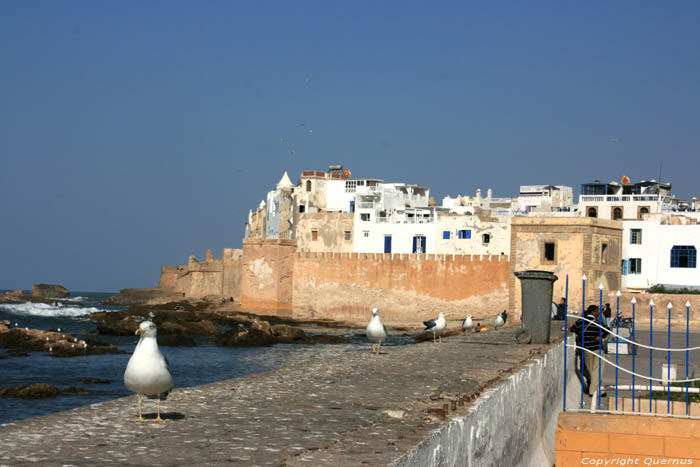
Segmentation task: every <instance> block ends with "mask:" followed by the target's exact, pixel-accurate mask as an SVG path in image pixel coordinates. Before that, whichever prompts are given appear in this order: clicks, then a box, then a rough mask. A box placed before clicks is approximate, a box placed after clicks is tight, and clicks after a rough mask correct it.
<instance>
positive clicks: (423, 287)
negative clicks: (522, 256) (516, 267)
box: [293, 252, 509, 324]
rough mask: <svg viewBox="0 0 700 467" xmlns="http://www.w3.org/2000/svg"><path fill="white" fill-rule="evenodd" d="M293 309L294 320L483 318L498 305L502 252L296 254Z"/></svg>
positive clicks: (503, 298)
mask: <svg viewBox="0 0 700 467" xmlns="http://www.w3.org/2000/svg"><path fill="white" fill-rule="evenodd" d="M294 259H295V261H294V271H293V277H294V282H293V284H294V289H293V297H294V300H293V312H294V316H295V317H299V318H307V317H308V318H329V319H335V320H343V321H362V322H364V321H366V320H367V316H368V314H369V310H370V309H371V308H373V307H377V308H379V309H380V310H381V312H382V319H383V320H384V322H385V323H394V324H400V323H410V324H417V323H420V322H421V321H422V320H425V319H429V318H434V317H435V316H436V315H437V313H438V312H440V311H445V312H447V313H448V317H449V315H452V316H451V317H452V318H453V319H454V318H459V317H462V318H463V315H466V314H467V313H471V314H472V315H473V316H474V317H475V318H476V319H482V318H486V317H488V316H491V315H495V314H496V313H498V312H500V311H502V310H503V309H505V308H506V305H507V300H508V290H507V285H508V280H507V276H508V270H509V264H508V257H507V256H505V255H483V256H482V255H434V254H429V255H415V254H374V253H320V252H319V253H314V252H300V253H296V255H295V258H294Z"/></svg>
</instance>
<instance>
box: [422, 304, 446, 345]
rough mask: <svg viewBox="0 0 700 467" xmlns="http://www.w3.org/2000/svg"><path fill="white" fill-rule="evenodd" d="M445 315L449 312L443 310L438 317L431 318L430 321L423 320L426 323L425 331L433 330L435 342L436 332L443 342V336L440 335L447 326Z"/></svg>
mask: <svg viewBox="0 0 700 467" xmlns="http://www.w3.org/2000/svg"><path fill="white" fill-rule="evenodd" d="M445 316H447V313H445V312H444V311H441V312H440V314H438V317H437V319H429V320H428V321H423V324H424V325H425V330H423V332H428V331H430V332H432V333H433V342H435V334H438V337H439V338H440V343H442V336H440V333H441V332H442V331H443V330H444V329H445V328H446V327H447V322H446V321H445Z"/></svg>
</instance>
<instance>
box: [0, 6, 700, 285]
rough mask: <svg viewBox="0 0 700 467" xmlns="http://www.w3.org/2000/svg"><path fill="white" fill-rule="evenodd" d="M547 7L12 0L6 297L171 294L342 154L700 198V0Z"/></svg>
mask: <svg viewBox="0 0 700 467" xmlns="http://www.w3.org/2000/svg"><path fill="white" fill-rule="evenodd" d="M529 3H533V2H482V3H470V2H439V3H438V4H437V5H432V4H429V3H428V2H412V1H401V2H321V1H318V2H311V1H300V2H272V1H268V2H242V1H241V2H229V1H221V2H218V1H208V2H193V1H190V2H176V1H163V2H156V1H149V2H136V1H125V2H91V1H66V2H56V1H44V2H42V1H31V2H28V1H12V0H7V1H3V2H0V64H1V65H0V90H1V91H0V92H2V105H1V106H0V207H1V209H2V218H3V222H2V224H0V254H1V255H2V261H1V262H0V289H3V288H8V289H10V288H29V287H31V285H32V284H33V283H38V282H49V283H58V284H62V285H64V286H66V287H68V288H69V289H72V290H104V291H116V290H118V289H120V288H125V287H149V286H155V285H157V281H158V277H159V273H160V266H161V265H165V264H185V263H186V261H187V257H188V255H190V254H194V255H196V256H197V257H198V258H199V259H202V258H203V256H204V252H205V251H206V249H209V248H210V249H212V250H213V251H214V253H215V254H216V256H219V255H220V254H221V250H222V248H224V247H240V245H241V238H242V235H243V231H244V224H245V221H246V219H247V213H248V210H249V209H251V208H254V207H255V206H257V204H258V203H259V202H260V200H261V199H262V198H263V197H264V195H265V193H266V192H267V191H268V190H269V189H271V188H273V187H274V185H275V183H276V182H277V181H278V180H279V178H280V177H281V175H282V173H283V172H284V171H285V170H287V171H288V172H289V174H290V176H291V178H292V180H294V181H296V180H297V179H298V176H299V174H300V173H301V171H302V170H305V169H316V170H325V169H326V168H327V166H328V165H329V164H343V165H344V166H345V167H346V168H349V169H350V170H351V171H352V173H353V176H358V177H378V178H382V179H384V180H386V181H389V182H408V183H419V184H422V185H427V186H429V187H430V188H431V192H432V194H433V195H434V196H436V198H437V199H438V200H440V199H441V198H442V196H444V195H446V194H451V195H456V194H472V195H473V193H474V191H475V190H476V189H477V188H481V189H482V191H485V190H486V189H487V188H492V189H493V192H494V196H514V195H516V194H517V192H518V187H519V185H521V184H523V185H524V184H555V185H559V184H564V185H570V186H573V187H574V191H575V193H576V194H578V192H579V188H580V184H581V183H585V182H590V181H592V180H594V179H600V180H603V181H610V180H618V179H619V178H620V176H621V175H623V174H625V175H628V176H629V177H630V178H631V179H632V180H633V181H639V180H642V179H651V178H658V175H659V171H660V169H661V173H662V179H663V180H664V181H670V182H672V183H673V192H674V193H675V194H676V195H677V196H679V197H685V198H689V197H691V196H699V195H700V188H699V185H698V182H697V177H698V169H697V155H698V152H699V151H698V150H699V149H700V143H699V142H698V134H700V131H699V130H700V128H699V125H698V123H699V118H698V112H699V110H698V109H700V87H699V86H698V83H700V53H698V51H699V50H700V48H699V46H700V28H698V27H697V25H698V24H700V3H698V2H692V1H691V2H682V1H675V2H631V1H630V2H552V3H545V2H540V3H536V4H535V5H531V4H529ZM613 139H616V140H617V142H613V141H612V140H613Z"/></svg>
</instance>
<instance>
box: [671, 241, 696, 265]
mask: <svg viewBox="0 0 700 467" xmlns="http://www.w3.org/2000/svg"><path fill="white" fill-rule="evenodd" d="M696 259H697V250H696V249H695V247H694V246H692V245H675V246H674V247H673V248H671V267H672V268H694V267H696V264H697V262H696Z"/></svg>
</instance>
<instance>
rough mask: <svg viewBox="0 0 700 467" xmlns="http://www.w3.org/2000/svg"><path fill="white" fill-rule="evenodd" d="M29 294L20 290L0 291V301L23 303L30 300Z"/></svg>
mask: <svg viewBox="0 0 700 467" xmlns="http://www.w3.org/2000/svg"><path fill="white" fill-rule="evenodd" d="M30 298H31V297H30V296H29V295H27V294H26V293H24V292H23V291H22V290H13V291H12V292H0V303H24V302H28V301H29V300H30Z"/></svg>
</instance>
